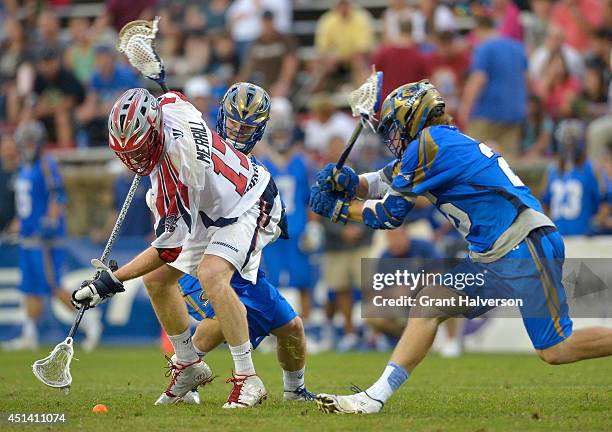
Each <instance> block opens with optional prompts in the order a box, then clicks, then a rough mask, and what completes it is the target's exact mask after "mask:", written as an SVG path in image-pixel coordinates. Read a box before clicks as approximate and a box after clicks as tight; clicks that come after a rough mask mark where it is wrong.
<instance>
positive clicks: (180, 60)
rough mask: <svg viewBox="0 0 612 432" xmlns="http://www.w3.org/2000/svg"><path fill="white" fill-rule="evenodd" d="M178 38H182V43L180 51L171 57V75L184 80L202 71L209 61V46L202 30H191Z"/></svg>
mask: <svg viewBox="0 0 612 432" xmlns="http://www.w3.org/2000/svg"><path fill="white" fill-rule="evenodd" d="M178 40H179V41H180V40H184V43H183V50H182V53H181V52H177V53H176V55H174V56H173V57H172V74H173V76H174V77H175V78H176V79H180V80H185V79H188V78H189V77H191V76H194V75H197V74H200V73H202V71H204V69H205V68H206V66H207V65H208V62H209V61H210V49H211V47H210V41H209V40H208V37H207V36H206V34H205V33H204V32H203V31H191V32H189V33H185V34H183V35H181V36H180V37H179V39H178ZM177 48H179V46H177ZM169 63H170V62H168V63H167V64H169Z"/></svg>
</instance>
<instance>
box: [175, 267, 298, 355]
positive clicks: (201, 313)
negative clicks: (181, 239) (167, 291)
mask: <svg viewBox="0 0 612 432" xmlns="http://www.w3.org/2000/svg"><path fill="white" fill-rule="evenodd" d="M231 285H232V288H233V289H234V291H236V294H238V298H240V301H241V302H242V303H244V306H245V307H246V310H247V321H248V323H249V338H250V339H251V344H252V345H253V348H257V346H258V345H259V344H260V343H261V341H262V340H264V338H265V337H266V336H268V335H269V334H270V332H271V331H272V330H274V329H277V328H279V327H282V326H284V325H285V324H287V323H289V322H290V321H291V320H293V319H294V318H295V317H296V316H297V314H296V313H295V311H294V310H293V308H292V307H291V305H290V304H289V303H288V302H287V300H285V297H283V296H282V295H281V293H279V292H278V290H277V289H276V288H275V287H274V286H273V285H272V284H270V282H268V281H267V280H266V276H265V274H264V273H263V272H262V271H261V270H259V271H258V273H257V283H256V284H255V285H253V284H252V283H251V282H249V281H247V280H246V279H243V278H242V277H241V276H240V274H239V273H238V272H236V273H234V276H233V277H232V280H231ZM179 289H180V290H181V293H182V294H183V298H184V299H185V302H186V303H187V309H188V311H189V315H191V316H192V317H194V318H195V319H197V320H198V321H201V320H203V319H204V318H213V317H214V316H215V311H214V309H213V307H212V305H211V304H210V302H209V301H208V299H206V298H203V295H202V294H203V292H202V287H201V285H200V282H199V281H198V279H197V278H195V277H193V276H191V275H184V276H183V277H181V278H180V279H179Z"/></svg>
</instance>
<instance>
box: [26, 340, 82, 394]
mask: <svg viewBox="0 0 612 432" xmlns="http://www.w3.org/2000/svg"><path fill="white" fill-rule="evenodd" d="M72 342H73V341H72V338H71V337H69V338H66V339H65V340H64V341H63V342H61V343H59V344H57V345H56V346H55V348H54V349H53V351H51V354H49V355H48V356H47V357H45V358H44V359H41V360H37V361H36V362H34V364H33V365H32V370H33V371H34V375H36V378H38V379H39V380H40V381H42V383H43V384H45V385H48V386H49V387H56V388H67V387H69V386H70V384H71V383H72V376H71V375H70V362H71V361H72V356H73V355H74V349H73V346H72Z"/></svg>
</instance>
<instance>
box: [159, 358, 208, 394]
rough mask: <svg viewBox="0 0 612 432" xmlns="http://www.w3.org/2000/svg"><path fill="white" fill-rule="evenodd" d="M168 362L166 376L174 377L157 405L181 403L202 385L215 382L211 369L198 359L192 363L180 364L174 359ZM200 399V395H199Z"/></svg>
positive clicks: (169, 359)
mask: <svg viewBox="0 0 612 432" xmlns="http://www.w3.org/2000/svg"><path fill="white" fill-rule="evenodd" d="M166 359H167V360H168V371H167V372H166V376H168V377H172V378H171V379H170V384H168V387H167V388H166V391H165V392H163V393H162V394H161V396H160V397H159V398H157V400H156V401H155V405H168V404H175V403H178V402H181V401H182V399H183V397H184V396H185V395H186V394H187V393H188V392H190V391H191V390H193V389H196V388H197V387H198V386H200V385H205V384H208V383H209V382H211V381H212V380H213V378H214V377H213V373H212V370H211V369H210V367H209V366H208V365H207V364H206V363H205V362H203V361H202V359H198V360H196V361H194V362H192V363H187V364H181V363H178V362H177V361H176V360H175V359H174V357H173V358H169V357H167V356H166ZM198 399H199V395H198Z"/></svg>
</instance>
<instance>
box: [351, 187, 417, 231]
mask: <svg viewBox="0 0 612 432" xmlns="http://www.w3.org/2000/svg"><path fill="white" fill-rule="evenodd" d="M412 207H414V198H413V197H410V196H404V195H401V194H398V193H393V191H391V192H389V193H387V195H385V197H384V198H383V199H380V200H367V201H366V202H365V203H364V205H363V213H362V216H363V223H364V224H365V225H366V226H369V227H370V228H373V229H395V228H397V227H399V226H400V225H401V224H402V223H403V222H404V219H405V218H406V215H408V213H409V212H410V210H412Z"/></svg>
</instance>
